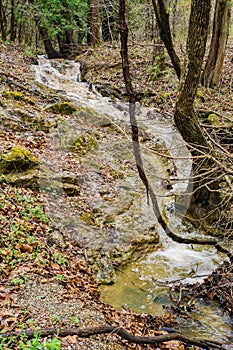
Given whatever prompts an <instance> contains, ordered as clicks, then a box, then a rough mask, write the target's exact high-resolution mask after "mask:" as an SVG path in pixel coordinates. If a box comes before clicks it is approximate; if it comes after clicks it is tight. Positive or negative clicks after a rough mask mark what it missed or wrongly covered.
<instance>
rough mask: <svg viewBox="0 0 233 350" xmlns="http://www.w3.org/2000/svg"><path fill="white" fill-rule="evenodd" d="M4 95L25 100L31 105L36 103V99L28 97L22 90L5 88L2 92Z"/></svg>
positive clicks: (8, 97)
mask: <svg viewBox="0 0 233 350" xmlns="http://www.w3.org/2000/svg"><path fill="white" fill-rule="evenodd" d="M2 96H3V97H5V98H7V99H12V100H17V101H24V102H27V103H29V104H30V105H35V101H34V100H33V99H32V98H29V97H26V96H25V95H24V94H23V93H22V92H19V91H11V90H4V91H3V92H2Z"/></svg>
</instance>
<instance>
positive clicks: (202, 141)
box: [174, 0, 211, 155]
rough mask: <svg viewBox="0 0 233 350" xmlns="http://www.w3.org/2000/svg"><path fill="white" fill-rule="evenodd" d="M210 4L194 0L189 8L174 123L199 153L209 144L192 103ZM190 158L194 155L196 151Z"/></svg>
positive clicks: (199, 73) (201, 61)
mask: <svg viewBox="0 0 233 350" xmlns="http://www.w3.org/2000/svg"><path fill="white" fill-rule="evenodd" d="M210 9H211V0H205V1H202V0H193V1H192V5H191V13H190V21H189V32H188V38H187V54H186V57H185V61H184V66H183V72H182V77H181V80H180V84H179V89H178V96H177V101H176V105H175V112H174V120H175V124H176V127H177V129H178V130H179V131H180V133H181V135H182V137H183V138H184V140H185V141H186V142H187V143H188V144H190V145H191V146H193V147H195V148H196V149H197V150H198V151H201V152H205V153H208V152H209V150H210V145H209V144H208V142H207V140H206V138H205V136H204V133H203V130H202V128H201V127H200V125H199V122H198V118H197V115H196V113H195V111H194V101H195V98H196V92H197V87H198V84H199V80H200V75H201V68H202V63H203V59H204V53H205V47H206V41H207V35H208V25H209V18H210ZM192 153H193V155H197V152H196V150H195V149H193V150H192Z"/></svg>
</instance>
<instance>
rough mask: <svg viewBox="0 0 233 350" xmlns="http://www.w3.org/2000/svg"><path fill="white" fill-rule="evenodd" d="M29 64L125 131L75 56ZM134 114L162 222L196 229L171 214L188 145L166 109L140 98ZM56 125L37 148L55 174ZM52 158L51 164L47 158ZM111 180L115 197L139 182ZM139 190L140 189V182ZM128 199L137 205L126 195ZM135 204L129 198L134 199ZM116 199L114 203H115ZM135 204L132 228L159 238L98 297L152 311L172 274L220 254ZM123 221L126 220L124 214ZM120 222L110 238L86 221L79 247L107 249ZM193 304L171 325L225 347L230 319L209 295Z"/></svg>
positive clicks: (182, 182)
mask: <svg viewBox="0 0 233 350" xmlns="http://www.w3.org/2000/svg"><path fill="white" fill-rule="evenodd" d="M33 69H34V71H35V78H36V81H37V82H38V83H40V84H43V85H46V86H47V87H49V88H51V89H54V90H55V91H56V92H58V93H59V94H60V95H61V96H63V97H65V98H67V100H68V101H71V102H72V103H73V104H74V105H76V106H82V107H83V106H85V107H88V108H92V109H93V110H94V111H95V112H96V113H98V114H99V115H104V116H105V117H106V116H107V118H109V119H110V120H111V121H112V123H113V124H114V125H115V126H116V127H117V128H119V129H120V130H121V132H122V133H124V134H125V135H126V136H127V133H128V134H129V129H130V125H129V116H128V106H127V104H125V103H123V102H121V101H119V100H117V99H115V100H111V99H110V98H108V97H102V96H101V95H100V94H99V93H98V92H97V91H96V90H95V87H94V86H93V85H91V86H89V85H88V84H87V83H83V82H81V76H80V66H79V63H77V62H74V61H65V60H47V59H46V58H44V57H43V56H41V57H39V59H38V65H35V66H33ZM136 114H137V115H136V117H137V121H138V126H139V128H140V130H143V131H142V136H141V139H142V144H141V150H142V157H143V162H144V167H145V172H146V175H147V177H148V178H149V180H150V183H151V186H152V188H153V190H154V192H155V193H156V195H157V198H158V202H159V206H160V210H161V212H162V213H163V215H164V216H165V218H166V219H167V220H168V221H169V224H170V226H171V227H172V229H173V230H174V232H176V233H179V235H182V234H183V235H187V234H189V235H190V236H197V235H198V232H196V230H195V229H194V228H193V227H192V225H191V224H190V223H186V224H184V223H183V222H182V218H181V216H180V215H179V216H178V215H176V211H175V202H176V201H177V200H178V199H179V198H181V200H182V203H183V214H185V210H186V208H187V206H188V204H189V200H190V196H189V192H190V191H191V189H190V182H189V179H190V177H191V176H192V162H191V158H190V154H189V151H188V149H187V148H186V146H185V144H184V142H183V140H182V138H181V137H180V135H179V134H178V132H177V131H176V129H175V128H174V126H173V124H172V121H171V120H170V119H169V118H168V117H167V116H166V115H159V114H158V113H157V112H156V111H155V110H153V109H149V108H144V107H142V106H140V105H137V108H136ZM75 128H76V126H75V122H74V124H73V125H72V126H71V130H70V129H69V133H70V132H71V131H72V130H75ZM61 132H62V133H64V132H66V133H67V129H66V131H64V128H63V129H62V130H61V129H59V130H54V129H51V132H50V138H51V147H50V149H49V150H48V152H47V154H45V155H44V161H45V162H46V163H47V164H49V165H50V167H53V170H54V171H55V172H57V173H59V172H60V171H61V169H62V167H63V162H64V159H65V153H66V150H65V149H64V147H60V149H58V147H57V139H58V138H60V139H62V138H63V139H64V135H62V136H61V135H60V134H59V133H61ZM128 138H129V137H128ZM55 140H56V141H55ZM129 141H130V138H129ZM55 142H56V145H55ZM158 145H159V152H158ZM107 147H108V148H109V149H110V148H111V144H108V146H107ZM128 147H129V153H130V152H131V156H132V148H131V145H130V142H129V146H128ZM161 150H162V151H166V152H167V153H166V154H167V155H169V156H171V159H170V160H169V161H167V162H166V164H164V161H163V159H161V157H160V156H159V155H158V154H157V153H160V152H161ZM98 151H99V153H101V152H102V154H103V155H104V154H105V153H106V152H107V151H108V149H105V148H104V149H101V146H99V150H98ZM156 152H157V153H156ZM156 154H157V155H156ZM127 155H128V153H127ZM109 157H111V156H109ZM122 157H124V153H122ZM53 162H54V164H52V163H53ZM96 167H98V164H97V165H95V170H94V173H93V174H94V175H92V180H93V181H92V182H91V183H90V182H89V190H90V192H93V193H97V192H95V191H96V188H97V187H98V186H97V185H96V184H95V182H94V179H95V177H96V176H97V175H96ZM168 178H169V181H172V188H169V189H168V187H167V186H166V185H164V183H165V184H166V181H167V179H168ZM118 181H119V189H120V190H119V193H118V195H119V196H121V192H120V191H121V190H122V191H125V192H126V195H124V197H122V199H121V198H120V199H119V201H125V200H126V199H125V198H127V188H128V187H130V186H131V185H132V186H133V185H135V190H134V192H135V191H137V190H136V189H137V188H138V186H140V185H141V184H140V185H138V183H140V181H139V182H137V183H136V180H133V178H129V179H127V181H128V183H127V186H128V187H127V186H126V185H125V184H122V183H120V180H118ZM143 191H144V192H145V190H144V189H143V186H142V192H143ZM61 195H62V194H61ZM138 196H139V194H138ZM132 198H133V201H134V202H135V203H136V204H137V201H136V200H134V197H132ZM52 201H53V199H52V197H51V201H46V209H47V211H48V213H49V215H50V216H51V215H53V210H52V206H53V205H52ZM97 202H98V198H97ZM109 202H110V203H109V204H108V208H105V209H104V210H106V212H110V213H111V210H113V208H114V203H113V204H111V203H112V202H111V201H109ZM99 203H100V204H99V207H101V202H99ZM135 203H134V205H136V204H135ZM118 205H119V204H116V207H117V206H118ZM138 205H140V206H141V208H142V212H143V215H144V216H145V218H144V221H143V222H141V215H140V214H138V213H137V211H136V214H137V215H136V214H135V215H134V213H135V210H136V209H134V207H133V206H132V205H131V207H132V213H131V214H129V216H130V215H131V216H134V218H133V219H134V222H136V225H138V226H135V228H133V229H134V230H138V227H139V229H140V228H141V229H143V227H140V225H141V226H143V225H144V222H147V223H148V227H149V228H151V227H152V226H153V227H154V229H155V231H156V233H157V234H159V237H160V242H161V244H160V248H159V249H157V250H156V251H150V252H148V253H145V254H142V255H141V256H140V259H138V260H136V261H134V260H133V261H132V262H130V263H129V264H128V265H127V266H126V267H125V268H124V269H123V270H121V269H120V271H119V273H118V274H117V277H116V279H115V283H114V284H112V285H106V286H101V291H102V297H101V298H102V300H103V301H104V302H107V303H110V304H112V305H113V306H114V307H116V308H118V309H121V307H122V306H125V307H130V308H132V309H134V310H136V311H137V312H140V313H142V312H143V313H144V312H146V313H150V314H152V315H157V314H163V313H164V308H165V307H166V306H167V307H168V306H169V304H171V300H170V298H169V287H170V286H171V285H172V284H173V282H175V281H176V280H180V281H181V282H182V283H187V282H189V283H194V282H196V281H201V279H203V277H204V276H207V275H208V274H210V273H211V272H212V271H213V270H214V269H215V267H216V266H217V265H218V264H220V263H221V262H222V261H223V259H224V258H225V257H224V256H222V255H220V254H217V252H216V250H215V249H214V248H212V247H206V246H205V247H201V246H190V245H185V244H178V243H175V242H173V241H172V240H171V239H170V238H168V237H167V235H166V233H165V232H164V231H163V230H162V229H161V227H159V225H158V224H157V223H154V220H155V218H154V217H153V212H152V208H151V206H150V204H149V205H148V204H147V200H146V195H145V193H144V194H143V195H141V202H139V204H138ZM111 206H112V207H111ZM99 207H98V209H99ZM60 210H61V211H60V213H58V215H57V217H58V220H59V217H62V216H64V215H63V212H62V207H61V209H60ZM114 210H116V209H114ZM70 212H71V209H70ZM120 215H121V219H122V216H123V215H125V214H124V213H123V214H119V213H118V216H120ZM118 216H117V218H118ZM69 220H71V218H69ZM72 220H73V221H72V229H73V231H74V232H75V228H77V226H78V225H77V222H76V221H75V219H74V218H72ZM127 220H128V221H129V219H127ZM155 221H156V220H155ZM125 222H127V221H125ZM123 224H124V223H123ZM123 224H122V225H121V224H120V223H119V222H118V221H117V220H116V224H115V227H114V230H113V229H112V230H111V231H109V232H110V233H109V235H110V236H111V233H112V234H113V233H114V237H110V236H109V237H108V242H107V241H106V236H104V235H102V234H100V233H97V229H96V228H95V227H94V228H93V226H92V228H90V231H89V230H87V233H86V234H85V235H82V237H81V239H83V241H84V242H85V244H87V246H91V247H92V248H93V247H94V246H95V244H96V245H99V246H101V245H102V246H103V247H105V249H108V247H109V246H108V244H113V243H114V244H118V245H122V244H125V240H126V236H128V235H130V234H131V233H129V232H131V231H127V229H126V230H125V231H124V226H125V224H124V225H123ZM149 224H150V225H149ZM131 229H132V227H131ZM133 229H132V230H133ZM76 232H80V226H78V228H77V230H76ZM89 232H93V235H90V233H89ZM142 232H143V231H142ZM77 234H78V233H77ZM132 235H133V233H132ZM97 240H98V243H97ZM95 242H96V243H95ZM109 242H110V243H109ZM199 276H201V277H199ZM196 306H197V307H196V308H195V311H194V312H192V314H191V315H189V316H190V317H189V319H188V320H185V319H182V318H181V319H180V320H179V322H180V323H179V325H178V326H177V328H178V329H179V330H180V331H182V332H183V333H184V334H186V335H192V336H194V335H195V336H201V337H208V338H211V339H214V340H218V341H222V342H223V343H224V344H226V346H225V348H226V349H233V346H232V345H231V342H233V336H232V320H231V319H230V318H229V317H228V316H227V315H226V314H224V312H223V311H222V310H221V309H220V308H219V306H218V305H217V304H216V303H214V302H211V303H208V304H205V303H204V301H202V300H197V301H196Z"/></svg>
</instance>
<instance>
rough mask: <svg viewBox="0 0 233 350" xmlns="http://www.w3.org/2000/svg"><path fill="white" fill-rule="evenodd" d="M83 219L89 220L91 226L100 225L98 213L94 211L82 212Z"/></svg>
mask: <svg viewBox="0 0 233 350" xmlns="http://www.w3.org/2000/svg"><path fill="white" fill-rule="evenodd" d="M81 220H83V221H85V222H87V223H88V224H89V225H91V226H97V227H99V223H98V221H97V219H96V215H95V214H94V213H93V212H88V213H82V215H81Z"/></svg>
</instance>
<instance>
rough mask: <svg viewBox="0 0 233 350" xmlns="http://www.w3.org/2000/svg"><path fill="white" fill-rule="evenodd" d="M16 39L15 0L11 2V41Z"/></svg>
mask: <svg viewBox="0 0 233 350" xmlns="http://www.w3.org/2000/svg"><path fill="white" fill-rule="evenodd" d="M15 39H16V26H15V0H11V20H10V40H11V41H15Z"/></svg>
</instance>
